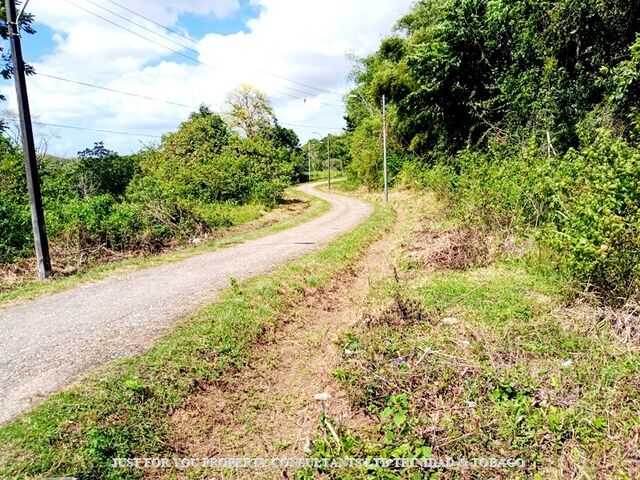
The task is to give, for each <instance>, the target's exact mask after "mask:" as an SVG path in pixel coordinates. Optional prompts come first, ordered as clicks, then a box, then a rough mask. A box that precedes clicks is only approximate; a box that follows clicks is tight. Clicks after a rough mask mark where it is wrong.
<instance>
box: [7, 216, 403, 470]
mask: <svg viewBox="0 0 640 480" xmlns="http://www.w3.org/2000/svg"><path fill="white" fill-rule="evenodd" d="M393 219H394V212H393V211H392V210H390V209H387V208H382V207H377V208H376V209H375V211H374V213H373V215H372V216H371V217H370V218H369V219H368V220H367V221H365V222H364V223H363V224H361V225H360V226H359V227H357V228H356V229H355V230H353V231H352V232H350V233H348V234H345V235H343V236H342V237H340V238H339V239H337V240H335V241H333V242H332V243H331V244H329V246H327V247H326V248H325V249H323V250H321V251H318V252H316V253H313V254H309V255H306V256H304V257H302V258H301V259H299V260H295V261H292V262H290V263H288V264H286V265H284V266H283V267H281V268H279V269H278V270H277V271H276V272H274V273H273V274H269V275H265V276H260V277H256V278H254V279H252V280H249V281H247V282H244V283H241V284H238V283H237V282H235V281H234V280H232V281H231V288H230V289H229V290H227V291H225V292H223V293H222V294H221V296H220V299H219V301H218V302H217V303H215V304H213V305H211V306H209V307H207V308H204V309H203V310H202V311H200V312H199V313H197V314H196V315H194V316H193V317H191V318H189V319H188V320H185V321H184V322H182V323H181V324H180V325H179V326H178V327H177V328H176V329H175V330H174V331H172V332H171V333H169V334H168V335H166V336H165V337H163V338H162V339H160V340H159V341H158V342H157V343H156V345H155V346H154V347H153V348H152V349H151V350H149V351H148V352H147V353H145V354H143V355H140V356H138V357H135V358H130V359H122V360H118V361H116V362H114V363H113V364H111V365H109V366H108V367H106V368H104V369H102V370H101V371H99V372H98V373H96V374H94V375H91V376H89V377H88V378H86V379H85V380H83V381H81V382H80V383H79V384H78V385H76V386H74V387H72V388H70V389H69V390H67V391H64V392H62V393H59V394H56V395H54V396H52V397H51V398H49V399H48V400H47V401H45V402H44V403H43V404H41V405H40V406H38V407H36V408H35V409H34V410H33V411H32V412H30V413H27V414H25V415H23V416H22V417H21V418H19V419H18V420H16V421H14V422H12V423H10V424H8V425H6V426H4V427H3V428H1V429H0V478H3V477H9V478H29V477H37V476H43V475H44V476H63V475H67V476H76V477H78V478H83V479H84V478H87V479H95V478H118V479H120V478H137V477H138V476H141V475H142V471H139V470H134V469H113V468H112V467H111V458H113V457H149V456H162V455H168V456H171V455H172V453H173V452H171V449H170V447H169V445H170V444H171V442H172V440H173V436H172V435H173V432H172V430H171V427H170V424H169V417H170V415H171V412H172V411H173V409H175V408H178V407H179V406H180V405H181V404H182V403H183V402H184V401H185V400H186V399H187V398H188V397H189V395H191V394H193V393H195V392H197V391H199V390H200V389H201V388H202V387H203V385H206V384H207V383H209V382H213V381H215V380H216V379H218V378H220V377H221V376H222V375H224V374H226V373H229V372H231V371H233V370H234V369H239V368H242V367H243V366H244V365H246V362H247V360H248V359H249V358H250V355H251V351H252V348H253V347H254V346H255V345H256V344H257V343H258V342H268V341H269V340H270V339H271V336H272V335H273V331H274V329H275V328H277V326H278V318H280V317H281V316H282V315H284V314H286V313H287V312H289V311H290V310H292V309H293V308H295V304H296V302H297V301H299V300H302V299H303V297H304V296H305V294H308V293H310V292H312V291H313V290H315V289H318V288H322V287H323V286H325V285H327V284H328V282H329V281H330V280H331V279H332V278H335V277H337V276H338V275H339V274H340V272H342V271H344V270H345V269H346V268H348V267H349V265H351V264H353V263H354V262H355V261H356V260H357V259H358V257H359V256H360V255H361V254H362V252H363V251H364V250H365V248H366V247H367V246H368V245H369V244H370V243H371V242H372V241H374V240H375V239H377V238H379V237H380V236H381V235H382V234H383V233H384V231H385V230H387V229H388V228H389V227H390V226H391V224H392V222H393ZM270 332H271V333H270Z"/></svg>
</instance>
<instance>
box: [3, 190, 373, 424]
mask: <svg viewBox="0 0 640 480" xmlns="http://www.w3.org/2000/svg"><path fill="white" fill-rule="evenodd" d="M300 190H302V191H304V192H307V193H311V194H313V195H316V196H318V197H320V198H323V199H325V200H327V201H329V202H330V203H331V206H332V208H331V210H330V211H329V212H328V213H326V214H324V215H322V216H320V217H318V218H316V219H313V220H310V221H309V222H306V223H304V224H301V225H298V226H296V227H293V228H291V229H288V230H285V231H282V232H279V233H275V234H272V235H268V236H265V237H262V238H259V239H256V240H251V241H248V242H246V243H242V244H239V245H235V246H233V247H228V248H221V249H218V250H215V251H213V252H210V253H204V254H201V255H198V256H194V257H191V258H188V259H186V260H182V261H179V262H176V263H172V264H168V265H164V266H160V267H154V268H149V269H146V270H141V271H138V272H133V273H128V274H125V275H121V276H114V277H111V278H107V279H104V280H101V281H98V282H94V283H89V284H86V285H80V286H78V287H75V288H72V289H69V290H66V291H63V292H61V293H57V294H54V295H50V296H47V297H43V298H40V299H37V300H34V301H31V302H28V303H25V304H22V305H18V306H14V307H10V308H5V309H0V326H1V328H2V336H1V337H0V392H1V394H0V423H4V422H6V421H8V420H10V419H12V418H13V417H15V416H17V415H19V414H20V413H22V412H24V411H26V410H28V409H29V408H30V407H32V406H33V405H35V404H37V403H39V402H40V401H42V400H43V399H45V398H46V397H47V396H48V395H49V394H51V393H52V392H55V391H57V390H59V389H61V388H62V387H64V386H66V385H68V384H70V383H71V382H73V381H74V380H76V379H77V378H79V377H80V376H81V375H83V374H84V373H86V372H89V371H91V370H93V369H95V368H96V367H98V366H100V365H103V364H105V363H106V362H108V361H110V360H113V359H115V358H118V357H123V356H127V355H134V354H137V353H140V352H142V351H144V350H145V349H146V348H148V347H149V346H150V345H151V344H152V342H153V340H154V339H156V338H157V337H158V336H159V335H160V334H161V333H163V332H164V331H166V330H167V329H169V328H170V327H171V326H173V325H175V323H176V321H177V320H179V319H180V318H181V317H184V316H185V315H187V314H189V313H191V312H193V311H195V310H196V309H197V308H198V307H200V306H202V305H203V304H206V303H207V302H210V301H212V300H213V299H214V298H215V296H216V294H217V292H218V291H220V290H221V289H224V288H227V287H228V286H229V278H230V277H234V278H236V279H238V280H242V279H246V278H248V277H251V276H254V275H258V274H261V273H265V272H269V271H271V270H273V269H274V268H276V267H277V266H278V265H280V264H282V263H283V262H285V261H287V260H290V259H293V258H296V257H300V256H301V255H303V254H305V253H307V252H310V251H312V250H316V249H318V248H320V247H321V246H323V245H325V244H326V243H328V242H329V241H330V240H333V239H334V238H336V237H337V236H339V235H340V234H342V233H345V232H347V231H349V230H351V229H353V228H354V227H355V226H357V225H358V224H359V223H361V222H362V221H363V220H365V219H366V218H367V217H368V216H369V215H370V213H371V211H372V208H371V206H370V205H368V204H367V203H364V202H361V201H358V200H354V199H351V198H346V197H342V196H339V195H333V194H327V193H324V192H319V191H316V190H315V188H314V185H304V186H301V187H300Z"/></svg>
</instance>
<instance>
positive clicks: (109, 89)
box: [36, 72, 198, 109]
mask: <svg viewBox="0 0 640 480" xmlns="http://www.w3.org/2000/svg"><path fill="white" fill-rule="evenodd" d="M36 75H38V76H40V77H47V78H53V79H55V80H60V81H61V82H67V83H75V84H76V85H82V86H84V87H91V88H97V89H99V90H105V91H107V92H112V93H120V94H122V95H128V96H130V97H137V98H142V99H145V100H152V101H154V102H160V103H166V104H168V105H176V106H178V107H185V108H194V109H197V108H198V107H195V106H193V105H186V104H184V103H178V102H172V101H171V100H162V99H160V98H154V97H148V96H146V95H140V94H138V93H132V92H125V91H124V90H117V89H115V88H110V87H103V86H100V85H94V84H92V83H86V82H80V81H78V80H71V79H69V78H63V77H58V76H56V75H49V74H46V73H38V72H36Z"/></svg>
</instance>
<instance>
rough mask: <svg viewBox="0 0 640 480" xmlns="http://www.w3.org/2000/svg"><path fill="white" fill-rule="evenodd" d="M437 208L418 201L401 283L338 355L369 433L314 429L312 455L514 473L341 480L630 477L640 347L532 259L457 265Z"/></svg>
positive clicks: (378, 471) (378, 296) (386, 290)
mask: <svg viewBox="0 0 640 480" xmlns="http://www.w3.org/2000/svg"><path fill="white" fill-rule="evenodd" d="M433 202H435V200H434V199H433V198H430V199H429V201H427V202H423V204H422V206H420V205H419V202H418V201H415V202H412V203H413V205H414V207H415V208H414V210H413V211H411V212H410V214H409V215H408V216H407V217H408V221H409V222H410V223H412V225H411V227H410V228H408V235H407V236H406V237H405V239H404V241H403V245H404V248H403V251H402V252H401V253H400V254H399V258H397V260H396V266H397V274H396V275H392V276H390V277H389V278H386V279H383V280H381V281H380V282H379V283H377V284H375V285H373V286H372V288H371V291H370V294H369V297H370V298H369V302H368V305H370V307H369V309H368V311H367V312H366V313H365V316H364V322H362V323H361V324H360V325H359V326H358V327H357V328H356V329H354V330H353V331H351V332H349V333H348V334H347V335H345V337H344V338H343V339H342V340H341V342H340V344H339V348H340V349H341V351H342V352H344V354H343V363H342V365H341V366H340V368H339V369H338V370H337V371H335V376H336V377H337V378H338V379H339V380H340V381H341V383H342V384H343V385H344V388H345V389H346V391H347V392H348V395H349V398H350V401H351V403H352V405H353V408H354V409H358V410H361V411H364V412H366V415H368V416H369V417H370V418H371V420H372V423H373V424H375V425H376V426H375V428H373V429H372V430H370V431H348V430H346V429H344V428H342V429H341V430H339V434H340V437H339V440H340V441H339V443H337V442H335V441H334V440H333V439H332V435H331V433H330V431H329V430H328V429H327V428H326V421H325V420H324V419H322V422H323V425H324V426H325V430H326V431H327V435H326V436H325V437H323V438H319V439H318V440H317V441H316V442H315V444H314V455H315V456H317V457H321V458H337V457H341V458H344V457H356V458H365V457H368V456H371V457H383V458H431V459H433V460H435V459H445V458H446V457H451V458H455V459H467V460H469V461H472V459H474V458H485V459H490V458H494V459H511V461H512V462H514V463H512V467H511V468H509V466H508V464H506V465H500V464H498V466H499V467H500V468H484V469H483V468H476V469H475V470H473V471H470V470H462V469H452V470H449V469H445V468H422V469H406V468H405V469H403V468H400V467H398V468H395V469H393V468H392V469H389V468H387V469H382V468H371V469H352V470H339V471H337V472H336V471H335V470H332V471H331V475H332V477H337V478H385V479H388V478H444V477H446V478H536V479H549V478H557V479H561V478H619V479H631V478H638V474H639V473H640V471H639V469H640V467H639V463H638V460H639V459H638V451H639V447H640V445H639V440H638V438H639V436H640V420H639V414H638V412H640V344H639V343H638V341H637V338H638V337H637V335H636V336H635V341H634V340H633V336H629V335H626V336H624V335H623V336H621V335H620V328H621V325H620V324H616V322H612V321H610V320H611V319H608V318H607V317H606V316H603V315H601V313H602V312H601V311H599V310H598V309H597V308H596V307H594V306H593V305H589V304H588V303H580V304H576V303H572V302H575V300H574V301H572V302H571V303H570V302H569V301H568V300H567V299H566V298H564V297H563V295H562V293H561V292H562V290H563V283H564V281H563V279H562V278H559V277H558V276H556V274H554V273H553V270H552V269H550V268H547V267H546V266H545V265H544V263H543V262H542V261H541V260H539V259H536V258H533V257H532V256H531V255H528V256H527V255H522V254H521V253H520V254H515V253H513V252H512V254H510V255H506V254H503V255H502V256H501V257H498V259H495V258H494V259H493V260H491V261H484V262H477V263H475V264H474V262H471V261H470V262H467V263H464V262H460V261H459V257H460V255H461V248H463V246H461V245H452V242H453V241H454V237H452V236H451V235H450V234H449V233H448V232H451V231H452V230H454V231H455V228H456V227H455V226H453V225H451V221H450V220H446V219H445V216H444V215H443V212H442V209H438V208H435V209H434V208H433V205H434V203H433ZM426 205H431V207H427V206H426ZM425 218H427V219H430V220H425ZM425 222H428V223H429V225H425ZM422 237H426V239H423V238H422ZM455 238H458V239H459V238H461V237H460V235H458V237H455ZM447 239H448V240H447ZM479 240H480V239H479V238H475V239H474V242H478V241H479ZM421 242H422V243H421ZM416 252H418V253H419V254H420V255H416ZM634 320H635V319H634V318H633V317H632V315H629V316H628V318H626V321H627V322H633V321H634ZM623 328H624V327H623ZM630 339H631V340H630ZM634 342H635V343H634ZM330 422H332V424H333V425H336V424H337V423H338V422H337V420H335V419H334V420H330ZM516 459H519V460H520V461H521V462H522V464H523V466H522V467H520V466H517V464H516V463H515V460H516ZM518 463H520V462H518ZM503 467H506V468H503ZM318 473H326V472H318V471H307V472H303V474H302V476H306V477H308V478H312V477H314V476H317V475H318Z"/></svg>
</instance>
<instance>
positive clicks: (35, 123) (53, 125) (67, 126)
mask: <svg viewBox="0 0 640 480" xmlns="http://www.w3.org/2000/svg"><path fill="white" fill-rule="evenodd" d="M0 118H1V119H2V120H9V121H15V118H11V117H0ZM32 123H33V124H34V125H42V126H45V127H56V128H69V129H72V130H86V131H89V132H100V133H112V134H114V135H127V136H131V137H149V138H162V137H161V136H160V135H149V134H146V133H133V132H121V131H118V130H105V129H102V128H89V127H79V126H77V125H62V124H59V123H45V122H36V121H33V122H32Z"/></svg>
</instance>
